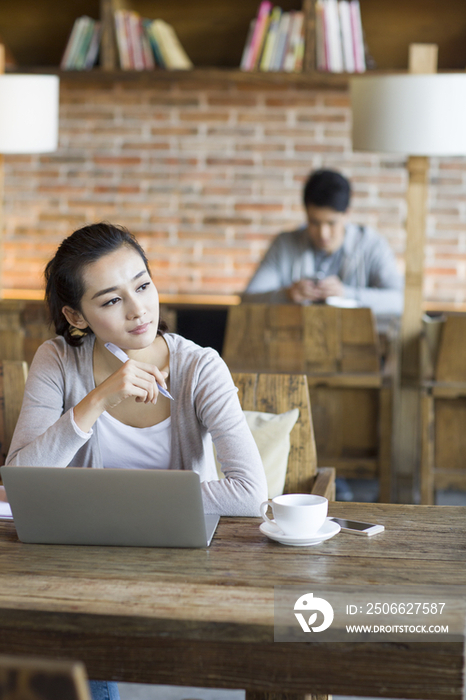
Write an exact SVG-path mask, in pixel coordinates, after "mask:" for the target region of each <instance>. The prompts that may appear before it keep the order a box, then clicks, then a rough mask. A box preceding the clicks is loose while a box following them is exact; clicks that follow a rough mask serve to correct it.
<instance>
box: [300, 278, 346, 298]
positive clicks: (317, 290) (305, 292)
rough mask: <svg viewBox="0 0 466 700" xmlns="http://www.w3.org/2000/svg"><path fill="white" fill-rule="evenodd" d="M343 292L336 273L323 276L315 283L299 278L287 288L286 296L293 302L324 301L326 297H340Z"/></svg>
mask: <svg viewBox="0 0 466 700" xmlns="http://www.w3.org/2000/svg"><path fill="white" fill-rule="evenodd" d="M344 293H345V291H344V287H343V283H342V281H341V280H340V278H339V277H337V276H336V275H332V276H331V277H325V278H324V279H323V280H319V282H317V283H315V282H313V281H312V280H306V279H304V280H299V282H295V283H294V284H292V285H291V287H289V288H288V296H289V297H290V299H291V301H294V303H295V304H305V303H306V302H307V301H311V302H312V301H325V299H326V298H327V297H342V296H344Z"/></svg>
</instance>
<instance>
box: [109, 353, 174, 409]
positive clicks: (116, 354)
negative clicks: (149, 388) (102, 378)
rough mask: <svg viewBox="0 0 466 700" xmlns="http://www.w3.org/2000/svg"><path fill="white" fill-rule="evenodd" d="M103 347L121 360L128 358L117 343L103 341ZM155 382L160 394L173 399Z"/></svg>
mask: <svg viewBox="0 0 466 700" xmlns="http://www.w3.org/2000/svg"><path fill="white" fill-rule="evenodd" d="M105 347H106V348H107V350H109V351H110V352H111V353H112V355H115V357H118V359H119V360H121V361H122V362H126V361H127V360H129V357H128V355H127V354H126V353H125V351H124V350H122V349H121V348H119V347H118V345H114V344H113V343H105ZM156 383H157V387H158V389H159V391H160V393H161V394H162V396H166V397H167V399H171V400H172V401H174V400H175V399H174V398H173V396H172V395H171V394H169V393H168V391H167V390H166V389H164V388H163V386H160V384H159V383H158V382H156Z"/></svg>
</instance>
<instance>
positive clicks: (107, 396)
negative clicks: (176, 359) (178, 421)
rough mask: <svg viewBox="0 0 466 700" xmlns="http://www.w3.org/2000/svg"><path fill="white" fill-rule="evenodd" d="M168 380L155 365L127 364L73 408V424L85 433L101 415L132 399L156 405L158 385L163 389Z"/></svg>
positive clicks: (132, 361)
mask: <svg viewBox="0 0 466 700" xmlns="http://www.w3.org/2000/svg"><path fill="white" fill-rule="evenodd" d="M167 376H168V373H167V372H165V371H162V370H159V369H158V367H156V366H155V365H150V364H148V363H146V362H138V361H137V360H128V361H127V362H125V363H124V364H123V365H121V367H120V368H119V369H118V370H117V371H116V372H114V373H113V374H111V375H110V376H109V377H107V379H105V380H104V381H103V382H102V383H101V384H99V386H97V387H96V388H95V389H93V390H92V391H91V392H90V393H89V394H88V395H87V396H86V397H85V398H84V399H83V400H82V401H80V402H79V403H78V404H77V406H75V408H74V420H75V422H76V424H77V425H78V427H79V428H80V429H81V430H83V431H84V432H86V433H87V432H89V430H90V429H91V428H92V426H93V425H94V423H95V421H96V420H97V418H98V417H99V416H100V415H101V414H102V413H103V412H104V411H108V410H109V409H112V408H115V406H118V404H120V403H121V402H122V401H124V400H125V399H128V398H130V397H131V396H133V397H134V398H135V400H136V401H138V402H140V403H153V404H155V403H157V399H158V395H159V390H158V387H157V382H158V383H159V384H160V385H161V386H163V387H164V388H166V383H165V378H166V377H167Z"/></svg>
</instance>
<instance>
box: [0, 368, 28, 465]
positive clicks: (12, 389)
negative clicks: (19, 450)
mask: <svg viewBox="0 0 466 700" xmlns="http://www.w3.org/2000/svg"><path fill="white" fill-rule="evenodd" d="M27 372H28V366H27V363H26V362H18V361H14V360H3V361H1V360H0V464H5V459H6V456H7V454H8V450H9V449H10V442H11V438H12V437H13V432H14V429H15V426H16V422H17V420H18V416H19V413H20V411H21V404H22V402H23V394H24V385H25V382H26V377H27Z"/></svg>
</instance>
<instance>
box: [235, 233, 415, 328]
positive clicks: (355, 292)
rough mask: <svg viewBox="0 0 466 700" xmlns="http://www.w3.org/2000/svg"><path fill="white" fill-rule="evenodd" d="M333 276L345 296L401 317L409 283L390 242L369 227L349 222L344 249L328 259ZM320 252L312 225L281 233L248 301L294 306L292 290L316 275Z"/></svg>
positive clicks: (251, 284) (248, 292)
mask: <svg viewBox="0 0 466 700" xmlns="http://www.w3.org/2000/svg"><path fill="white" fill-rule="evenodd" d="M326 267H327V269H328V273H327V274H332V275H337V276H338V277H339V278H340V279H341V281H342V282H343V284H344V288H345V296H346V297H349V298H353V299H357V300H358V301H359V302H360V304H361V305H362V306H368V307H370V308H371V309H372V310H373V311H374V313H376V314H401V312H402V310H403V291H402V290H403V282H402V278H401V275H400V273H399V272H398V270H397V267H396V261H395V257H394V255H393V253H392V250H391V248H390V246H389V245H388V243H387V241H386V240H385V239H384V238H382V236H380V235H379V234H378V233H376V232H375V231H374V230H373V229H371V228H369V227H368V226H357V225H355V224H348V226H347V227H346V229H345V238H344V242H343V246H342V248H340V250H338V251H336V252H335V253H334V254H333V255H331V256H328V257H327V258H326ZM315 271H316V270H315V251H314V249H313V248H312V246H311V243H310V240H309V235H308V231H307V227H302V228H300V229H297V230H296V231H286V232H285V233H281V234H279V235H278V236H277V237H276V238H275V239H274V241H273V242H272V244H271V246H270V248H269V249H268V251H267V253H266V254H265V256H264V258H263V260H262V262H261V263H260V265H259V267H258V269H257V270H256V273H255V274H254V276H253V278H252V279H251V281H250V282H249V284H248V286H247V288H246V290H245V292H244V294H243V296H242V299H243V301H245V302H258V303H268V304H289V303H291V302H290V299H289V297H288V295H287V293H286V291H285V290H286V289H287V288H288V287H290V286H291V285H292V284H293V282H298V281H299V280H300V279H304V278H306V277H309V276H310V275H312V274H314V272H315Z"/></svg>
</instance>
